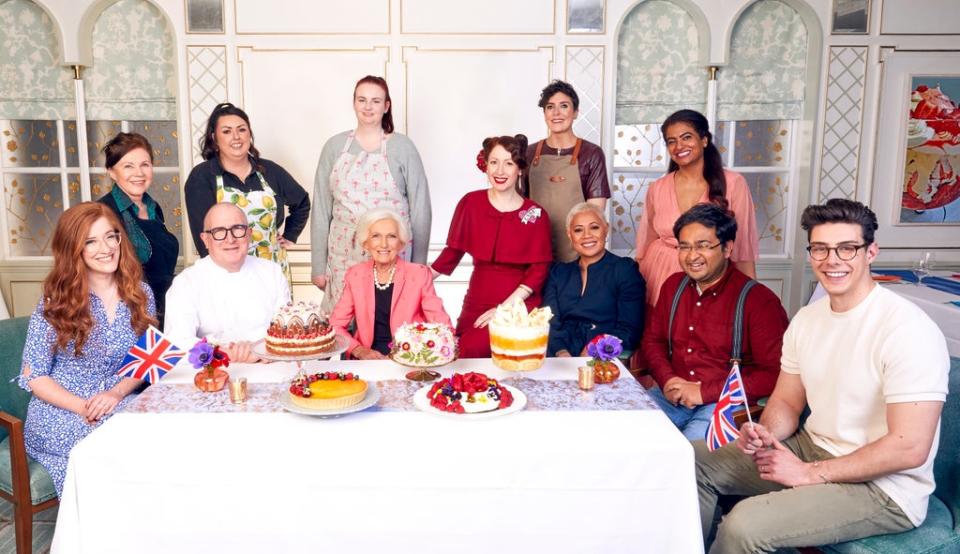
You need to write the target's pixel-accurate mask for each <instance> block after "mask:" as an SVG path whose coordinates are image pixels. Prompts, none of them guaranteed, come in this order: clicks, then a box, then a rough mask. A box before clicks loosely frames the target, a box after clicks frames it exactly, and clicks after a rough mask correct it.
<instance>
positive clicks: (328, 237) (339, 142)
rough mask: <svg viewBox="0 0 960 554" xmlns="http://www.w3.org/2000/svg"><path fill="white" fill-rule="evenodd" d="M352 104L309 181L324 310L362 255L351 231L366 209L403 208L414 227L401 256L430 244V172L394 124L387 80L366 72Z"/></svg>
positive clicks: (416, 256)
mask: <svg viewBox="0 0 960 554" xmlns="http://www.w3.org/2000/svg"><path fill="white" fill-rule="evenodd" d="M353 110H354V112H355V113H356V115H357V128H356V129H355V130H352V131H345V132H343V133H340V134H338V135H335V136H333V137H331V138H330V139H329V140H328V141H327V142H326V144H324V146H323V150H322V152H321V153H320V161H319V163H318V164H317V175H316V181H315V184H314V192H313V218H312V219H311V225H310V247H311V254H312V256H311V257H312V266H313V270H312V278H313V283H314V284H315V285H317V287H319V288H320V289H322V290H323V291H324V294H323V301H322V303H321V304H320V307H321V308H322V309H323V310H324V311H326V312H327V313H330V312H332V311H333V307H334V306H335V305H336V303H337V301H338V300H339V299H340V294H341V292H342V291H343V279H344V276H345V274H346V272H347V270H348V269H349V268H350V267H352V266H354V265H356V264H357V263H359V262H361V261H364V259H365V258H364V256H366V253H365V252H364V250H363V245H362V244H361V242H362V238H361V239H360V240H357V238H356V236H355V234H356V228H357V221H359V219H360V216H362V215H363V214H364V213H366V212H367V211H369V210H372V209H374V208H388V209H391V210H393V211H395V212H397V213H398V214H400V217H401V218H403V220H404V222H405V223H406V224H407V226H408V228H409V229H410V230H411V241H410V243H409V244H408V245H407V246H406V248H405V249H404V252H403V253H401V256H402V257H403V258H404V259H405V260H408V261H413V262H415V263H419V264H425V263H426V261H427V249H428V247H429V246H430V192H429V190H428V188H427V177H426V174H425V173H424V170H423V162H422V161H421V160H420V154H419V153H418V152H417V148H416V147H415V146H414V145H413V142H411V141H410V139H409V138H407V137H406V136H404V135H402V134H400V133H395V132H394V130H393V113H392V105H391V103H390V89H389V88H388V87H387V82H386V81H384V80H383V79H382V78H381V77H374V76H371V75H367V76H366V77H364V78H363V79H360V80H359V81H357V85H356V87H355V88H354V91H353Z"/></svg>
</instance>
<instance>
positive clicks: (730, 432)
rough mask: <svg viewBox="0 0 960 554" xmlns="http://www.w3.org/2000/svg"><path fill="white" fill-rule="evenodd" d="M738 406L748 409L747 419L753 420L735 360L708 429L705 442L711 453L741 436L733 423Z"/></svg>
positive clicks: (738, 366)
mask: <svg viewBox="0 0 960 554" xmlns="http://www.w3.org/2000/svg"><path fill="white" fill-rule="evenodd" d="M738 406H743V407H744V408H747V419H751V418H750V409H749V407H748V405H747V393H746V391H744V389H743V379H742V378H741V377H740V363H739V362H737V361H736V360H734V362H733V367H732V368H730V375H729V376H727V382H726V383H724V384H723V390H722V391H720V399H719V400H717V406H716V407H715V408H714V409H713V416H712V417H711V418H710V425H709V426H708V427H707V436H706V438H705V439H704V440H706V441H707V448H709V449H710V451H711V452H712V451H714V450H716V449H718V448H720V447H721V446H723V445H725V444H727V443H728V442H731V441H735V440H737V437H739V436H740V431H738V430H737V424H736V423H735V422H734V421H733V414H734V412H736V411H737V407H738ZM752 422H753V421H752V419H751V423H752Z"/></svg>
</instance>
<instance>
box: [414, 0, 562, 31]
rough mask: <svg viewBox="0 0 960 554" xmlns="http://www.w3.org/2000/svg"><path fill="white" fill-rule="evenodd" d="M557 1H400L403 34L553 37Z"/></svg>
mask: <svg viewBox="0 0 960 554" xmlns="http://www.w3.org/2000/svg"><path fill="white" fill-rule="evenodd" d="M556 1H557V0H523V1H522V2H517V1H516V0H485V1H484V2H482V3H470V2H456V1H451V0H400V33H401V34H426V35H434V34H458V35H520V34H523V35H552V34H554V33H556V31H557V29H556V13H557V5H556Z"/></svg>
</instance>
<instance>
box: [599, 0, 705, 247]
mask: <svg viewBox="0 0 960 554" xmlns="http://www.w3.org/2000/svg"><path fill="white" fill-rule="evenodd" d="M700 35H701V33H700V32H699V30H698V28H697V24H696V22H695V20H694V18H693V17H692V16H691V14H690V13H689V12H687V11H686V10H685V9H683V8H682V7H680V6H678V5H676V4H674V3H673V2H670V1H666V0H648V1H646V2H642V3H640V4H638V5H637V6H636V7H635V8H633V10H631V11H630V13H628V14H627V16H626V17H625V18H624V20H623V24H622V25H621V27H620V34H619V35H618V37H617V47H618V49H617V53H618V54H617V112H616V126H615V130H614V132H615V137H614V152H613V183H612V185H611V189H612V190H611V192H612V198H611V208H612V217H611V237H610V238H611V245H610V246H611V248H612V249H614V250H616V251H619V252H621V253H625V252H629V251H631V250H633V247H634V239H635V236H636V223H637V222H638V221H639V220H640V215H641V213H642V212H641V210H642V209H643V198H644V196H645V195H646V190H647V186H649V184H650V183H652V182H653V181H654V180H656V179H657V178H658V177H660V176H662V175H663V174H664V172H666V170H667V163H668V162H669V160H668V159H667V155H666V151H665V150H664V148H663V141H662V140H661V138H660V123H661V122H662V121H663V120H664V119H665V118H666V117H667V116H668V115H670V114H671V113H673V112H674V111H676V110H679V109H681V108H693V109H696V110H700V111H703V110H704V109H705V102H706V98H707V72H706V70H705V68H704V65H705V62H704V61H703V60H701V59H700V58H701V56H700V52H701V51H702V47H703V45H702V44H701V41H703V40H706V37H701V36H700Z"/></svg>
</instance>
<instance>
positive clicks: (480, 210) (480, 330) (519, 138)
mask: <svg viewBox="0 0 960 554" xmlns="http://www.w3.org/2000/svg"><path fill="white" fill-rule="evenodd" d="M526 150H527V137H526V136H524V135H516V136H513V137H511V136H502V137H490V138H488V139H485V140H484V141H483V150H481V152H480V154H479V155H478V156H477V167H478V168H479V169H480V170H481V171H483V172H485V173H486V174H487V184H488V185H489V187H488V188H486V189H482V190H475V191H473V192H468V193H467V194H466V195H464V197H463V198H462V199H460V203H459V204H457V209H456V210H455V211H454V212H453V219H452V220H451V221H450V231H449V233H448V234H447V247H446V248H444V249H443V251H442V252H440V256H438V257H437V259H436V260H435V261H434V262H433V265H432V266H431V267H433V270H434V271H435V272H437V273H443V274H444V275H450V273H452V272H453V270H454V269H455V268H456V267H457V264H459V263H460V259H461V258H463V255H464V254H470V256H471V257H472V258H473V274H472V275H471V276H470V285H469V286H468V287H467V295H466V296H465V297H464V299H463V309H462V310H461V312H460V317H459V318H458V319H457V337H458V339H459V346H460V356H461V357H463V358H487V357H489V356H490V330H489V328H488V327H487V325H488V324H489V323H490V320H491V319H493V315H494V313H495V312H496V310H497V305H499V304H501V303H505V302H512V301H513V300H521V301H523V302H525V303H526V306H527V309H528V310H530V309H533V308H536V307H539V306H540V302H541V300H542V299H541V296H540V289H541V288H543V282H544V281H545V280H546V279H547V272H548V271H549V270H550V262H552V261H553V251H552V250H551V246H550V218H549V217H548V216H547V212H546V211H544V209H543V208H542V207H540V205H539V204H537V203H536V202H534V201H533V200H530V199H528V198H524V197H523V196H521V195H520V187H519V181H520V176H521V174H522V173H523V170H524V169H526V167H527V160H526V158H525V157H524V155H525V152H526Z"/></svg>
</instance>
